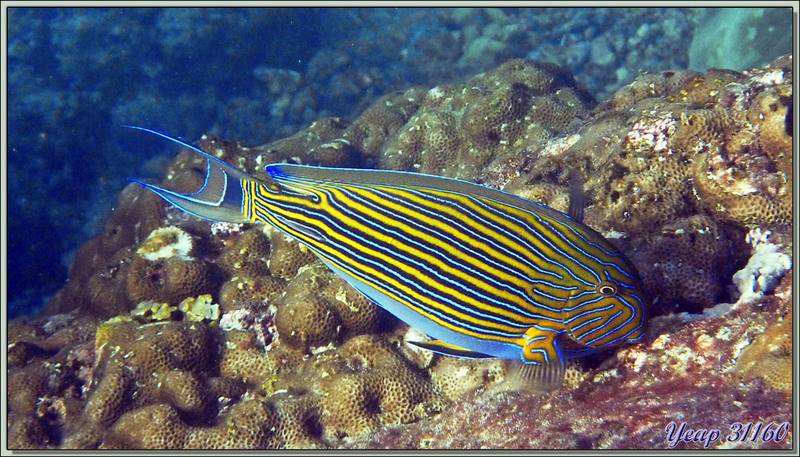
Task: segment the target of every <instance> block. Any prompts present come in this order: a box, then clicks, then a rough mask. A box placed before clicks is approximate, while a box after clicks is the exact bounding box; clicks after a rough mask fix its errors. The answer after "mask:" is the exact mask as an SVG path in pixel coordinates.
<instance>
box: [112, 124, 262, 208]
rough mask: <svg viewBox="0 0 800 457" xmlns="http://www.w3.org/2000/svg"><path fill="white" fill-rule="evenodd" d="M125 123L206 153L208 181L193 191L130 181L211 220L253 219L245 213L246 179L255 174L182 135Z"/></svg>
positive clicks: (249, 179)
mask: <svg viewBox="0 0 800 457" xmlns="http://www.w3.org/2000/svg"><path fill="white" fill-rule="evenodd" d="M125 127H127V128H132V129H137V130H144V131H145V132H149V133H152V134H154V135H158V136H161V137H163V138H166V139H168V140H170V141H173V142H175V143H178V144H180V145H182V146H184V147H187V148H189V149H191V150H193V151H195V152H198V153H200V154H202V155H204V156H205V157H206V178H205V182H204V183H203V187H201V188H200V190H198V191H197V192H195V193H193V194H181V193H178V192H174V191H171V190H168V189H164V188H162V187H158V186H155V185H152V184H147V183H144V182H141V181H137V180H135V179H131V181H133V182H135V183H138V184H141V185H142V186H144V187H146V188H147V189H150V190H151V191H153V192H155V193H156V194H157V195H158V196H159V197H161V198H163V199H164V200H166V201H167V202H169V203H170V204H172V205H175V206H177V207H178V208H180V209H181V210H183V211H186V212H187V213H189V214H191V215H193V216H196V217H199V218H202V219H208V220H212V221H219V222H232V223H237V224H241V223H246V222H250V221H249V220H248V219H247V218H246V217H245V215H244V211H243V202H244V198H245V196H244V188H245V185H246V183H247V182H248V181H251V180H253V179H254V178H252V177H251V176H250V175H248V174H247V173H245V172H243V171H241V170H238V169H236V168H234V167H232V166H230V165H228V164H227V163H225V162H223V161H222V160H219V159H218V158H216V157H214V156H212V155H210V154H208V153H206V152H205V151H203V150H202V149H200V148H197V147H195V146H192V145H191V144H189V143H186V142H185V141H183V140H181V139H178V138H175V137H172V136H169V135H167V134H166V133H163V132H159V131H157V130H150V129H146V128H142V127H133V126H125Z"/></svg>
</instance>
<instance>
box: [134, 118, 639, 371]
mask: <svg viewBox="0 0 800 457" xmlns="http://www.w3.org/2000/svg"><path fill="white" fill-rule="evenodd" d="M134 128H137V129H140V130H145V131H148V132H151V133H154V134H157V135H160V136H162V137H164V138H167V139H170V140H172V141H175V142H177V143H179V144H181V145H183V146H185V147H187V148H190V149H192V150H194V151H196V152H198V153H200V154H203V155H204V156H206V159H207V175H206V179H205V183H204V184H203V187H202V188H201V189H200V190H199V191H197V192H196V193H193V194H186V195H184V194H180V193H176V192H173V191H170V190H167V189H163V188H160V187H156V186H153V185H150V184H145V183H141V182H139V181H136V182H139V183H140V184H142V185H143V186H145V187H146V188H148V189H150V190H152V191H154V192H155V193H157V194H158V195H159V196H161V197H162V198H164V199H165V200H167V201H168V202H169V203H171V204H173V205H175V206H177V207H178V208H180V209H182V210H184V211H186V212H188V213H191V214H193V215H195V216H197V217H200V218H205V219H210V220H214V221H223V222H234V223H258V222H261V223H266V224H271V225H273V226H274V227H276V228H277V229H279V230H281V231H282V232H283V233H285V234H287V235H289V236H290V237H292V238H294V239H296V240H298V241H299V242H301V243H303V244H304V245H306V246H308V248H309V249H311V250H312V251H313V252H314V253H315V254H316V255H317V256H318V257H319V258H320V259H321V260H322V261H323V262H324V263H325V264H326V265H327V266H328V267H330V268H331V269H332V270H333V271H335V272H336V273H337V274H339V275H340V276H341V277H342V278H344V279H345V280H346V281H347V282H348V283H350V284H351V285H352V286H353V287H355V288H356V289H358V290H359V291H360V292H361V293H363V294H364V295H366V296H367V297H369V298H370V299H371V300H373V301H374V302H376V303H377V304H378V305H380V306H381V307H383V308H384V309H386V310H388V311H389V312H391V313H392V314H394V315H395V316H397V317H398V318H400V319H401V320H403V321H405V322H406V323H408V324H410V325H412V326H414V327H417V328H419V329H420V330H422V331H424V332H425V333H427V334H428V335H430V336H431V337H433V338H435V339H436V340H434V341H432V342H427V343H423V342H418V343H415V344H416V345H418V346H421V347H423V348H426V349H430V350H433V351H436V352H439V353H444V354H448V355H455V356H464V357H500V358H504V359H511V360H521V361H522V362H524V364H519V366H521V367H524V368H525V370H526V371H527V372H529V373H533V374H528V375H526V376H527V377H528V378H529V379H536V378H540V379H542V380H543V381H542V384H548V383H549V384H553V385H555V386H557V385H560V384H561V378H562V376H563V372H564V365H565V358H567V357H570V356H575V355H580V354H583V353H585V352H587V351H593V350H601V349H605V348H612V347H615V346H618V345H620V344H622V343H624V342H628V341H635V340H638V339H640V338H642V336H643V335H644V332H645V325H646V314H647V312H646V308H647V306H646V298H645V296H644V294H643V292H642V288H641V286H640V282H639V278H638V274H637V272H636V270H635V268H634V267H633V265H632V264H631V262H630V261H629V260H628V259H626V258H625V256H624V255H623V254H622V253H621V252H619V250H617V249H616V248H615V247H614V246H612V245H611V244H610V243H609V242H608V241H607V240H606V239H605V238H603V236H601V235H600V234H598V233H597V232H595V231H594V230H592V229H591V228H589V227H588V226H586V225H584V224H583V223H581V222H580V221H579V220H576V218H573V217H570V216H568V215H566V214H563V213H561V212H559V211H556V210H554V209H552V208H549V207H547V206H544V205H541V204H539V203H536V202H533V201H530V200H526V199H523V198H520V197H517V196H515V195H512V194H508V193H505V192H502V191H499V190H495V189H491V188H488V187H484V186H480V185H476V184H472V183H468V182H464V181H459V180H455V179H449V178H442V177H437V176H428V175H422V174H417V173H407V172H397V171H381V170H356V169H334V168H322V167H312V166H301V165H289V164H272V165H267V166H266V173H267V175H268V177H267V178H264V179H257V178H254V177H252V176H250V175H248V174H246V173H245V172H243V171H241V170H238V169H236V168H234V167H232V166H230V165H228V164H226V163H225V162H223V161H221V160H219V159H217V158H216V157H213V156H211V155H209V154H207V153H205V152H204V151H202V150H200V149H199V148H196V147H194V146H192V145H190V144H188V143H186V142H184V141H182V140H179V139H177V138H173V137H170V136H168V135H166V134H164V133H161V132H158V131H154V130H149V129H143V128H140V127H134ZM570 181H571V183H574V181H575V180H574V179H572V177H571V179H570ZM571 187H575V186H574V185H572V184H571ZM578 187H579V188H580V194H579V195H581V196H582V181H579V185H578ZM576 201H579V202H580V203H579V204H577V205H575V204H574V203H575V202H576ZM572 203H573V204H571V205H570V207H571V208H573V207H576V208H575V209H574V210H573V209H571V212H574V213H575V214H578V212H580V213H581V214H582V211H583V209H582V198H581V199H579V200H576V199H574V198H573V200H572ZM531 368H532V369H531Z"/></svg>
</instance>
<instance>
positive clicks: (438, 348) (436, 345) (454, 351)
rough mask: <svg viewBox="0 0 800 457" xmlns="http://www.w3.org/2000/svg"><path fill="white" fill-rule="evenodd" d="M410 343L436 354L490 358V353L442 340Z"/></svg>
mask: <svg viewBox="0 0 800 457" xmlns="http://www.w3.org/2000/svg"><path fill="white" fill-rule="evenodd" d="M409 343H410V344H413V345H414V346H417V347H419V348H422V349H426V350H428V351H431V352H435V353H437V354H442V355H448V356H451V357H460V358H464V359H489V358H492V356H490V355H486V354H482V353H480V352H475V351H471V350H469V349H464V348H462V347H459V346H456V345H454V344H450V343H445V342H444V341H440V340H433V341H426V342H421V341H409Z"/></svg>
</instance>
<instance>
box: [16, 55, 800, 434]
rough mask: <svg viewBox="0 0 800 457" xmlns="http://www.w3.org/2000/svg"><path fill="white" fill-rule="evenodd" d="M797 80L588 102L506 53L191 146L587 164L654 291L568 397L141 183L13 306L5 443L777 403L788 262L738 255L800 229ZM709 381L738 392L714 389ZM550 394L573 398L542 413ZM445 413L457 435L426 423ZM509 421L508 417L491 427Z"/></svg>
mask: <svg viewBox="0 0 800 457" xmlns="http://www.w3.org/2000/svg"><path fill="white" fill-rule="evenodd" d="M791 84H792V73H791V58H789V57H787V58H781V59H778V60H777V61H776V62H774V63H773V64H771V65H770V66H768V67H765V68H762V69H758V70H751V71H748V72H742V73H736V72H729V71H722V70H710V71H708V72H707V73H705V74H700V73H695V72H688V71H678V72H663V73H658V74H649V75H643V76H641V77H640V78H638V79H637V80H636V81H634V82H633V83H631V84H630V85H629V86H627V87H624V88H622V89H620V90H619V91H618V92H617V93H616V94H615V95H614V96H613V97H612V98H611V99H610V100H609V101H607V102H605V103H601V104H599V105H595V103H594V101H593V100H592V99H591V97H589V96H588V95H586V93H585V92H584V91H582V90H581V89H580V88H578V87H577V86H576V85H575V83H574V81H573V80H572V79H571V77H569V76H568V75H566V74H565V73H564V72H563V71H562V70H560V69H559V68H558V67H556V66H554V65H552V64H543V63H534V62H530V61H527V60H522V59H515V60H511V61H508V62H506V63H505V64H503V65H501V66H500V67H498V68H496V69H494V70H492V71H489V72H486V73H484V74H481V75H478V76H475V77H474V78H471V79H469V80H467V81H465V82H463V83H460V84H451V85H446V86H439V87H435V88H433V89H423V88H412V89H408V90H405V91H399V92H395V93H392V94H388V95H386V96H384V97H382V98H380V99H379V100H378V101H377V102H376V103H375V104H373V105H372V106H371V107H369V108H367V109H366V111H364V113H363V114H362V115H361V116H360V117H358V118H356V119H355V120H353V122H351V123H347V122H345V121H343V120H341V119H335V118H328V119H322V120H319V121H317V122H316V123H314V124H312V125H311V126H309V127H308V128H307V129H305V130H303V131H300V132H298V133H296V134H295V135H293V136H292V137H290V138H287V139H285V140H280V141H277V142H273V143H270V144H266V145H262V146H257V147H252V148H251V147H247V146H244V145H242V144H240V143H238V142H234V141H223V140H219V139H215V138H211V137H203V138H202V139H201V140H200V141H199V142H198V146H199V147H200V148H202V149H204V150H205V151H207V152H209V153H210V154H212V155H214V156H215V157H218V158H220V159H221V160H224V161H226V162H228V163H230V164H232V165H233V166H235V167H238V168H241V169H243V170H245V171H246V172H248V173H251V174H253V175H255V176H259V175H260V174H261V175H262V176H263V173H264V171H263V165H265V164H268V163H272V162H280V161H286V162H293V163H303V164H313V165H324V166H356V165H362V166H363V165H365V164H366V165H369V166H377V167H380V168H387V169H393V170H406V171H419V172H425V173H432V174H439V175H444V176H449V177H456V178H461V179H465V180H469V181H472V182H478V183H483V184H485V185H488V186H492V187H496V188H501V189H504V190H505V191H507V192H511V193H515V194H517V195H520V196H523V197H526V198H530V199H533V200H537V201H540V202H542V203H545V204H548V205H550V206H553V207H554V208H556V209H559V210H562V211H565V210H566V208H567V205H568V201H569V200H568V197H567V190H566V189H567V175H568V173H569V171H570V170H571V169H578V170H580V171H581V172H582V174H583V176H584V178H585V181H586V182H585V189H586V202H587V207H586V217H585V220H586V221H587V223H588V224H589V225H591V226H593V227H594V228H596V229H597V230H598V231H600V232H601V233H603V234H604V235H605V236H606V237H607V238H608V239H609V240H611V241H612V242H613V243H615V244H617V245H619V246H620V247H621V249H622V250H623V251H624V252H625V253H626V254H627V255H628V257H629V258H630V259H631V260H632V261H633V262H634V263H635V264H636V266H637V267H638V269H639V271H640V272H641V274H642V277H643V282H644V285H645V288H646V289H647V291H648V293H649V295H650V297H651V299H652V301H653V302H655V303H656V304H657V307H656V310H655V312H654V316H651V331H650V332H649V333H648V335H646V337H645V338H644V339H643V340H642V341H641V342H640V343H638V344H636V345H633V346H629V347H627V348H623V349H622V350H620V351H619V352H617V353H616V354H607V353H602V354H598V355H596V356H595V357H592V358H590V359H589V360H584V359H581V360H575V361H570V364H569V366H568V370H567V373H568V376H567V382H566V384H565V386H564V388H562V389H560V390H559V391H558V392H556V393H554V394H551V395H554V396H555V397H550V396H547V395H545V396H537V395H535V394H531V393H525V392H521V393H509V392H506V390H508V389H507V388H505V387H504V386H505V383H504V381H503V380H504V379H506V378H507V377H508V367H507V366H506V362H505V361H501V360H466V359H456V358H447V357H443V356H440V355H432V354H431V353H430V352H418V349H415V348H412V347H411V346H410V345H408V344H406V341H407V340H415V339H416V340H419V338H415V337H414V332H415V329H409V328H408V327H407V326H406V325H405V324H402V323H400V322H399V321H398V320H397V319H395V318H394V317H393V316H391V315H389V314H388V313H387V312H385V311H383V310H382V309H381V308H379V307H378V306H377V305H375V304H374V303H372V302H371V301H370V300H368V299H367V298H366V297H364V296H363V295H361V294H360V293H358V292H357V291H356V290H355V289H353V288H352V287H351V286H349V285H348V284H347V282H346V281H345V280H343V279H342V278H340V277H339V276H337V275H336V274H335V273H333V272H332V271H330V270H329V269H327V268H326V267H325V266H324V265H323V264H322V263H321V262H319V261H318V260H317V259H316V257H315V256H314V254H313V253H312V252H311V251H310V250H309V249H307V248H306V247H304V246H302V245H301V244H299V243H298V242H297V241H294V240H292V239H290V238H288V237H287V236H285V235H284V234H283V233H281V232H280V231H278V230H276V229H273V228H271V227H268V226H263V225H258V226H256V225H237V224H227V223H213V222H210V221H205V220H200V219H197V218H193V217H191V216H189V215H187V214H185V213H183V212H180V211H178V210H176V209H174V208H171V207H169V208H168V207H167V205H166V204H165V203H164V202H163V201H162V200H161V199H160V198H158V196H156V195H155V194H153V193H151V192H148V191H147V190H145V189H143V188H141V187H139V186H135V185H131V186H128V187H126V188H125V190H124V191H123V192H122V194H121V195H120V196H119V199H118V202H117V205H116V206H115V209H114V210H113V212H112V213H111V216H110V218H109V221H108V223H107V224H106V228H105V230H104V231H103V232H102V233H101V234H100V235H98V237H96V238H94V239H92V240H90V241H89V242H88V243H86V244H85V245H84V246H83V247H82V248H81V249H80V250H79V252H78V253H77V255H76V257H75V261H74V262H73V265H72V266H71V269H70V281H69V282H68V283H67V285H66V286H65V287H64V288H63V289H62V290H61V291H59V293H58V294H56V296H55V297H53V298H52V299H51V300H50V302H49V304H48V307H47V310H46V313H45V315H44V316H42V317H39V318H36V319H28V320H26V319H19V320H16V321H12V322H11V323H10V325H9V334H8V339H9V346H8V362H9V372H8V379H9V383H8V388H9V391H8V392H9V393H8V399H9V403H8V405H9V406H8V414H9V424H11V425H10V426H9V446H10V447H12V448H14V449H22V448H57V447H63V448H97V447H101V448H107V449H120V448H236V449H242V448H310V447H316V448H325V447H340V446H344V445H352V446H356V447H359V446H375V447H380V446H392V445H396V446H399V447H424V446H432V447H435V446H448V445H463V446H486V445H492V446H514V445H519V446H527V447H548V446H551V447H557V446H572V447H576V446H583V447H637V446H645V445H648V443H649V446H650V447H652V446H653V445H655V446H658V442H660V441H658V440H662V441H663V437H661V438H659V436H661V435H663V433H662V432H663V430H664V426H665V425H666V424H665V423H664V422H663V421H664V414H663V410H662V409H659V408H666V409H668V410H669V411H671V412H673V413H676V414H677V412H676V411H675V410H674V409H675V408H674V405H678V404H684V402H683V401H684V400H687V398H692V399H693V402H694V403H691V407H689V409H688V410H687V411H686V412H685V413H686V415H687V416H686V418H685V419H683V420H697V421H699V422H700V423H703V424H705V423H706V422H707V420H706V419H707V418H704V417H703V416H705V415H707V410H708V409H707V408H719V409H720V410H721V411H722V413H721V417H723V416H724V418H725V419H726V420H731V421H733V420H739V419H740V418H741V417H744V416H747V417H750V418H751V419H752V420H762V418H763V420H768V419H769V420H773V419H774V420H776V421H777V420H783V418H784V417H785V414H784V412H785V411H786V409H785V407H786V405H785V404H784V403H785V401H784V400H782V399H780V400H779V399H775V397H773V396H771V395H773V394H774V393H775V390H777V391H779V392H785V391H787V386H788V385H789V384H787V381H786V380H787V379H790V378H787V370H789V372H790V369H791V363H789V364H788V365H787V360H788V361H791V357H789V356H788V354H789V352H788V351H790V350H791V344H790V343H787V341H791V339H788V340H787V336H786V335H787V330H786V329H787V328H789V327H790V324H786V322H791V314H790V313H787V311H788V306H789V302H790V300H789V299H788V298H787V297H790V296H791V281H790V276H791V273H790V272H791V270H790V268H791V265H790V264H787V265H785V268H783V269H779V270H774V272H772V273H770V276H769V280H767V269H764V270H763V271H764V273H763V275H762V274H761V273H758V274H756V273H753V271H755V270H753V269H756V270H758V271H759V272H760V271H761V269H759V268H756V267H755V265H756V264H757V262H756V260H758V259H755V257H754V259H755V260H752V261H751V262H752V265H754V266H753V268H751V269H750V270H748V269H747V268H744V267H745V264H747V259H748V258H749V257H750V256H751V254H753V252H752V251H751V249H750V246H748V243H747V241H746V240H745V234H746V233H747V232H748V231H749V230H751V229H753V228H756V227H759V228H760V229H761V230H763V232H758V233H766V230H767V229H769V230H771V231H773V233H774V234H773V237H774V238H771V240H772V239H774V240H778V244H775V245H774V247H773V248H770V249H772V251H770V252H771V255H785V254H782V253H783V252H784V251H786V250H787V247H786V245H787V244H788V243H790V240H789V237H788V236H787V233H788V225H787V224H789V221H790V220H791V182H792V176H791V160H792V150H791V135H792V130H791V122H792V121H791V112H792V110H791V90H792V88H791ZM205 171H206V167H205V161H204V159H203V158H202V157H201V156H200V155H199V154H196V153H193V152H190V151H188V150H185V149H184V150H182V151H181V152H180V153H179V154H178V155H177V157H176V158H175V159H174V160H173V161H172V162H171V163H170V164H169V165H168V166H167V167H166V170H165V173H164V175H163V179H162V182H161V185H164V186H166V187H167V188H170V189H174V190H176V191H179V192H194V191H196V190H197V189H198V188H199V187H200V186H201V185H202V183H203V178H204V175H205ZM750 233H751V236H755V235H753V234H754V233H756V232H754V231H753V232H750ZM764 252H766V251H764ZM769 258H772V257H769ZM759 259H760V257H759ZM758 265H760V264H758ZM737 270H742V271H745V273H741V274H740V276H741V277H740V280H737V284H745V283H746V282H747V281H746V279H748V278H750V279H751V281H750V283H752V284H761V282H764V283H765V284H766V283H767V282H768V283H769V287H766V286H765V287H762V288H761V289H759V290H758V291H756V289H755V288H754V289H753V292H752V294H751V296H749V298H748V299H747V300H744V299H743V300H739V301H738V302H736V303H734V304H731V305H724V304H720V303H721V302H723V301H725V300H727V299H731V300H730V301H733V300H734V299H735V298H734V297H732V296H731V294H730V293H729V292H728V289H730V286H731V281H732V277H733V274H734V272H736V271H737ZM751 270H753V271H751ZM770 271H772V270H770ZM747 275H750V276H747ZM762 276H763V277H764V279H763V281H762V280H761V279H760V278H761V277H762ZM742 278H743V279H742ZM787 278H789V279H787ZM752 284H751V285H752ZM753 287H755V286H753ZM759 287H760V286H759ZM689 313H691V314H689ZM780 316H785V317H784V318H783V322H779V321H778V319H779V318H780ZM748 329H750V330H749V331H748ZM752 329H762V330H764V332H765V333H764V336H761V337H756V339H755V340H753V338H754V336H755V333H754V331H753V330H752ZM789 330H790V329H789ZM417 336H421V335H417ZM751 341H753V342H752V344H751ZM748 345H749V346H748ZM742 348H744V349H743V350H742ZM740 352H741V355H739V353H740ZM736 357H738V358H739V360H738V361H736ZM734 366H735V369H734ZM787 366H788V369H787ZM734 372H735V373H738V374H740V375H742V376H736V377H734V376H731V373H734ZM697 373H705V374H701V375H698V374H697ZM753 374H758V376H760V377H762V378H763V384H760V382H761V381H753V380H752V379H751V378H752V376H751V375H753ZM789 376H790V375H789ZM734 378H735V379H736V380H734ZM740 379H744V380H745V381H746V382H744V383H742V382H741V381H739V380H740ZM709 383H711V384H713V386H714V389H711V390H713V391H715V392H721V393H722V394H724V395H727V396H730V397H731V398H734V397H735V398H737V399H738V400H736V401H737V402H739V403H738V406H737V405H736V404H732V403H731V402H730V401H727V400H726V402H725V404H720V403H718V402H716V403H715V400H714V398H716V397H710V396H709V394H708V392H709V389H708V388H707V387H708V385H709ZM619 392H624V398H622V397H619V395H620V393H619ZM681 395H683V396H684V397H685V398H684V397H681ZM781 395H782V394H781ZM548 398H554V400H553V401H551V400H548ZM617 398H621V399H620V400H619V401H623V402H629V403H626V404H625V405H623V406H620V405H619V404H618V403H614V402H615V401H617V400H615V399H617ZM662 398H663V402H662V400H661V399H662ZM726 398H727V397H726ZM781 398H783V397H781ZM751 399H752V401H751ZM679 400H680V401H679ZM630 402H633V403H630ZM664 402H667V403H664ZM734 403H735V402H734ZM564 404H568V405H570V408H568V409H567V410H565V411H562V409H563V408H561V406H558V405H564ZM480 405H487V406H486V408H488V409H485V411H484V412H483V413H481V412H480V410H481V406H480ZM665 405H666V406H665ZM759 405H771V406H770V408H772V409H771V411H772V412H768V411H767V410H766V409H764V408H765V407H763V406H759ZM648 408H649V409H648ZM704 408H706V409H704ZM748 408H749V409H748ZM650 410H652V411H651V412H650V413H647V414H650V416H646V417H645V414H646V413H645V412H641V413H636V414H637V416H636V417H635V418H634V419H631V416H630V414H629V413H630V412H631V411H650ZM556 411H558V412H559V417H561V415H563V420H562V419H560V418H551V419H552V420H551V419H548V420H544V419H543V418H545V417H548V418H549V417H550V416H552V415H553V414H556ZM655 411H661V412H662V413H661V415H660V416H658V414H656V412H655ZM748 411H752V412H753V414H749V412H748ZM481 414H483V416H481ZM656 416H658V417H660V419H659V418H656ZM467 417H468V418H469V420H468V421H467V422H465V421H460V419H461V418H467ZM676 417H677V416H676ZM508 418H514V420H515V421H516V422H514V425H513V427H512V425H511V424H510V423H507V419H508ZM532 418H533V419H532ZM536 418H538V419H536ZM756 418H757V419H756ZM465 420H466V419H465ZM508 420H511V419H508ZM599 420H606V421H610V422H609V423H613V424H615V425H614V427H616V428H613V430H618V431H617V432H613V431H612V432H604V431H602V430H606V427H605V426H600V423H599V422H598V421H599ZM748 420H750V419H748ZM487 421H488V423H487ZM563 421H570V422H569V423H570V424H572V426H567V425H565V422H563ZM426 424H427V425H426ZM430 424H437V425H436V427H443V429H446V430H450V431H451V432H453V433H454V435H452V436H449V437H444V438H443V437H441V436H440V437H437V436H433V435H431V433H430ZM470 424H472V425H470ZM530 424H535V426H536V429H535V430H532V429H531V428H530V427H533V425H530ZM637 424H639V425H637ZM642 424H649V425H647V426H644V425H642ZM711 425H713V424H711ZM711 425H708V426H711ZM717 425H718V426H719V424H717ZM387 426H394V427H387ZM470 427H473V428H470ZM474 427H481V429H480V430H476V429H474ZM498 427H499V428H498ZM559 427H560V428H559ZM630 427H640V428H639V429H637V430H638V431H635V432H634V431H633V430H631V429H630ZM500 428H501V429H503V430H505V433H507V436H506V437H505V438H503V437H500V436H499V435H498V436H494V437H492V438H489V436H490V434H491V433H494V432H495V431H497V430H499V429H500ZM567 429H569V430H572V432H569V433H566V432H564V433H562V432H563V430H567ZM387 430H392V431H391V432H387ZM425 430H428V431H425ZM537 430H538V431H537ZM523 431H524V433H523ZM517 432H519V433H517ZM609 433H611V435H609ZM659 433H660V435H659ZM387 434H388V435H387ZM612 435H613V436H612ZM448 440H449V441H448ZM773 444H774V445H775V446H778V447H780V446H783V444H780V443H778V444H775V443H771V444H770V445H773ZM747 446H751V444H747ZM752 446H755V444H752ZM765 446H766V445H765ZM767 447H768V446H767Z"/></svg>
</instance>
